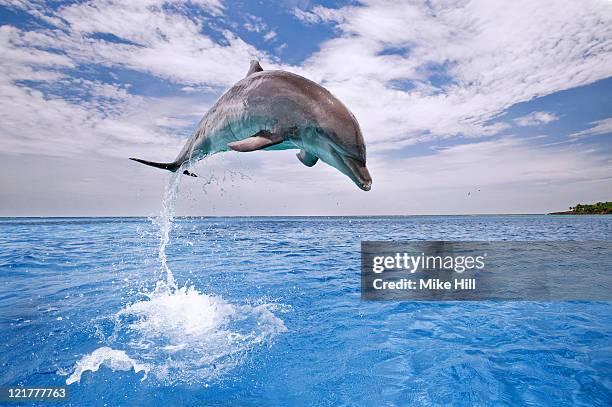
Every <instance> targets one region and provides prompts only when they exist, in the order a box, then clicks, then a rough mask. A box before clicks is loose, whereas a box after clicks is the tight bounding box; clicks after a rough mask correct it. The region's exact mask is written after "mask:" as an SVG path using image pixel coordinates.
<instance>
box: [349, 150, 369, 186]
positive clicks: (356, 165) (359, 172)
mask: <svg viewBox="0 0 612 407" xmlns="http://www.w3.org/2000/svg"><path fill="white" fill-rule="evenodd" d="M342 161H344V163H345V164H346V166H347V167H348V169H349V171H350V177H351V178H352V179H353V181H354V182H355V184H357V186H358V187H359V188H361V189H363V190H364V191H369V190H370V189H371V188H372V177H371V176H370V171H368V167H366V165H365V164H364V163H362V162H360V161H358V160H355V159H354V158H350V157H342Z"/></svg>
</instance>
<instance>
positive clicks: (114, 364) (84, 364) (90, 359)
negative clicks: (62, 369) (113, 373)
mask: <svg viewBox="0 0 612 407" xmlns="http://www.w3.org/2000/svg"><path fill="white" fill-rule="evenodd" d="M102 365H105V366H108V367H109V368H111V369H113V370H132V369H134V372H135V373H138V372H142V371H144V373H145V374H144V377H143V380H144V379H145V378H146V377H147V374H148V373H149V367H148V366H146V365H143V364H141V363H138V362H136V361H134V359H132V358H130V357H129V356H128V355H127V354H126V353H125V352H124V351H122V350H115V349H112V348H109V347H107V346H104V347H102V348H98V349H96V350H95V351H93V352H92V353H90V354H89V355H86V356H83V357H82V358H81V360H79V361H78V362H77V363H76V366H75V369H74V372H73V373H72V375H70V377H68V379H66V384H72V383H74V382H80V381H81V375H82V374H83V373H84V372H87V371H91V372H97V371H98V369H100V366H102Z"/></svg>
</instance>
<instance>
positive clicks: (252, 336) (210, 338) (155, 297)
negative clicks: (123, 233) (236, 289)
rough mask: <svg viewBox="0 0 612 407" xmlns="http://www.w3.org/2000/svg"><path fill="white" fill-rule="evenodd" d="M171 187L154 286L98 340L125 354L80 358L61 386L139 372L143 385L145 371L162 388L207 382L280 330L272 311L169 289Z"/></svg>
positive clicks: (106, 351)
mask: <svg viewBox="0 0 612 407" xmlns="http://www.w3.org/2000/svg"><path fill="white" fill-rule="evenodd" d="M179 182H180V172H179V171H177V173H175V174H172V176H171V177H170V179H169V182H168V184H167V186H166V189H165V192H164V200H163V206H162V210H161V213H160V216H159V217H158V218H157V219H155V221H154V222H155V223H156V224H157V225H158V226H159V228H160V244H159V254H158V257H159V261H160V270H161V279H160V280H159V281H158V282H157V285H156V288H155V290H154V291H153V292H150V293H148V292H144V293H141V294H142V297H143V299H142V300H140V301H136V302H134V303H131V304H128V305H127V306H125V307H124V308H123V309H122V310H120V311H119V312H118V313H117V314H116V315H114V316H113V317H112V318H111V320H112V325H113V331H112V334H111V335H110V336H109V337H108V338H104V342H106V343H105V344H106V345H111V346H113V347H115V348H119V347H120V348H124V349H125V350H117V349H114V348H111V347H109V346H104V347H101V348H98V349H96V350H95V351H94V352H93V353H91V354H88V355H86V356H84V357H82V358H81V360H80V361H78V362H77V363H76V365H75V368H74V372H73V373H72V375H71V376H70V377H69V378H68V379H67V380H66V384H72V383H75V382H78V381H80V378H81V375H82V374H83V373H84V372H86V371H91V372H96V371H97V370H98V369H99V368H100V367H101V366H107V367H109V368H111V369H113V370H131V369H133V370H134V371H135V372H140V371H144V372H145V378H146V377H147V374H148V373H149V372H151V375H150V376H149V377H151V376H153V377H154V378H155V379H156V380H157V381H158V382H160V383H163V384H172V383H175V382H183V383H208V382H209V381H211V380H214V379H216V378H218V377H219V376H221V375H223V374H224V373H226V372H228V371H229V370H230V369H231V368H233V367H234V366H236V365H237V364H239V363H240V362H241V361H242V360H243V359H244V357H245V356H246V355H247V354H248V352H249V351H250V350H251V349H252V348H253V347H256V346H260V345H262V344H265V343H269V341H270V340H272V338H274V337H275V336H276V335H277V334H279V333H282V332H285V331H286V330H287V329H286V328H285V325H284V323H283V321H282V320H281V319H279V318H278V317H276V316H275V315H274V314H273V313H272V311H274V310H275V308H276V305H275V304H257V305H250V304H245V305H236V304H231V303H228V302H227V301H225V300H224V299H223V298H222V297H220V296H215V295H208V294H204V293H201V292H199V291H198V290H197V289H196V288H195V287H192V286H184V287H182V288H179V287H178V286H177V284H176V281H175V279H174V275H173V274H172V271H171V270H170V267H169V266H168V262H167V257H166V247H167V246H168V244H169V242H170V232H171V230H172V221H173V218H174V205H175V201H176V197H177V194H178V190H179ZM164 276H165V277H166V278H165V280H164V279H163V277H164ZM128 354H129V356H128ZM143 380H144V378H143Z"/></svg>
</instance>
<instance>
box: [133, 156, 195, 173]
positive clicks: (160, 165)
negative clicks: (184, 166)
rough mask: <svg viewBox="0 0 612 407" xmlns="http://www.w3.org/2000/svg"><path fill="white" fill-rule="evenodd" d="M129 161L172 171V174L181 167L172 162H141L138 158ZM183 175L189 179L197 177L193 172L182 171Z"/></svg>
mask: <svg viewBox="0 0 612 407" xmlns="http://www.w3.org/2000/svg"><path fill="white" fill-rule="evenodd" d="M130 160H132V161H136V162H139V163H141V164H145V165H150V166H151V167H155V168H161V169H162V170H168V171H172V172H175V171H176V170H178V169H179V168H180V167H181V166H180V164H177V163H175V162H173V163H156V162H154V161H147V160H142V159H140V158H133V157H130ZM183 174H185V175H189V176H191V177H197V175H196V174H194V173H193V172H189V171H187V170H185V171H183Z"/></svg>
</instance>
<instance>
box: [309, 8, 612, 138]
mask: <svg viewBox="0 0 612 407" xmlns="http://www.w3.org/2000/svg"><path fill="white" fill-rule="evenodd" d="M500 7H501V8H503V12H500ZM312 13H314V14H315V15H316V16H318V19H315V18H310V17H304V19H306V21H308V22H309V23H313V22H317V21H321V20H322V19H323V18H322V17H321V16H322V15H323V14H322V13H321V12H320V9H316V10H315V9H313V10H312ZM298 14H299V13H298ZM300 15H301V14H300ZM326 15H328V16H333V17H330V18H329V19H326V21H329V20H333V21H335V22H336V27H337V29H338V30H340V33H341V35H340V36H339V37H337V38H333V39H331V40H329V41H326V42H324V43H323V44H322V45H321V50H320V51H319V52H317V53H315V54H314V55H313V56H312V57H311V58H309V59H308V60H307V61H306V62H305V64H304V65H303V66H302V67H300V68H299V69H300V71H301V72H302V73H304V74H306V75H309V76H311V77H314V78H315V80H317V81H324V82H325V85H326V86H327V87H329V88H330V89H331V90H332V91H333V92H335V93H336V94H338V95H339V96H340V98H341V99H342V100H343V101H345V102H346V104H347V105H348V106H350V107H351V109H352V110H353V111H354V113H355V114H356V116H357V117H358V119H359V120H360V121H361V122H362V127H363V128H364V130H365V134H366V137H367V139H368V140H369V141H370V142H371V143H379V144H382V145H383V147H384V145H388V144H389V142H390V141H394V140H404V142H407V141H408V140H414V139H422V137H423V135H424V134H428V135H430V136H429V138H430V139H431V138H435V137H442V138H443V137H449V136H452V135H456V134H467V135H486V134H491V132H490V129H487V125H488V122H489V121H490V120H491V119H492V118H495V117H497V116H498V115H499V114H501V113H502V112H503V111H504V110H505V109H507V108H508V107H510V106H512V105H514V104H516V103H519V102H525V101H529V100H531V99H533V98H536V97H539V96H542V95H547V94H550V93H554V92H557V91H560V90H564V89H569V88H573V87H576V86H580V85H585V84H588V83H592V82H594V81H597V80H600V79H603V78H606V77H609V76H611V75H612V66H611V65H610V64H609V63H607V61H609V60H610V58H612V3H607V2H602V1H582V2H574V1H556V2H555V3H554V4H550V3H542V2H533V1H513V2H503V3H501V4H500V3H498V2H492V1H488V0H487V1H445V2H428V3H416V2H403V3H398V2H393V1H384V0H369V1H365V2H364V5H363V6H358V7H354V6H349V7H345V8H340V9H337V10H334V11H333V13H332V12H328V13H327V14H326ZM390 49H391V50H394V49H395V50H400V51H402V52H391V53H385V52H384V51H386V50H390ZM432 66H437V67H442V70H445V71H446V72H445V74H446V75H447V77H448V79H447V80H446V81H443V82H442V83H437V84H436V83H431V82H430V81H429V75H430V74H431V67H432ZM398 81H399V82H400V83H407V84H410V85H412V88H410V87H408V89H407V90H404V91H402V90H401V89H398V88H397V86H393V85H394V84H396V83H398ZM383 147H381V148H383Z"/></svg>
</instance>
